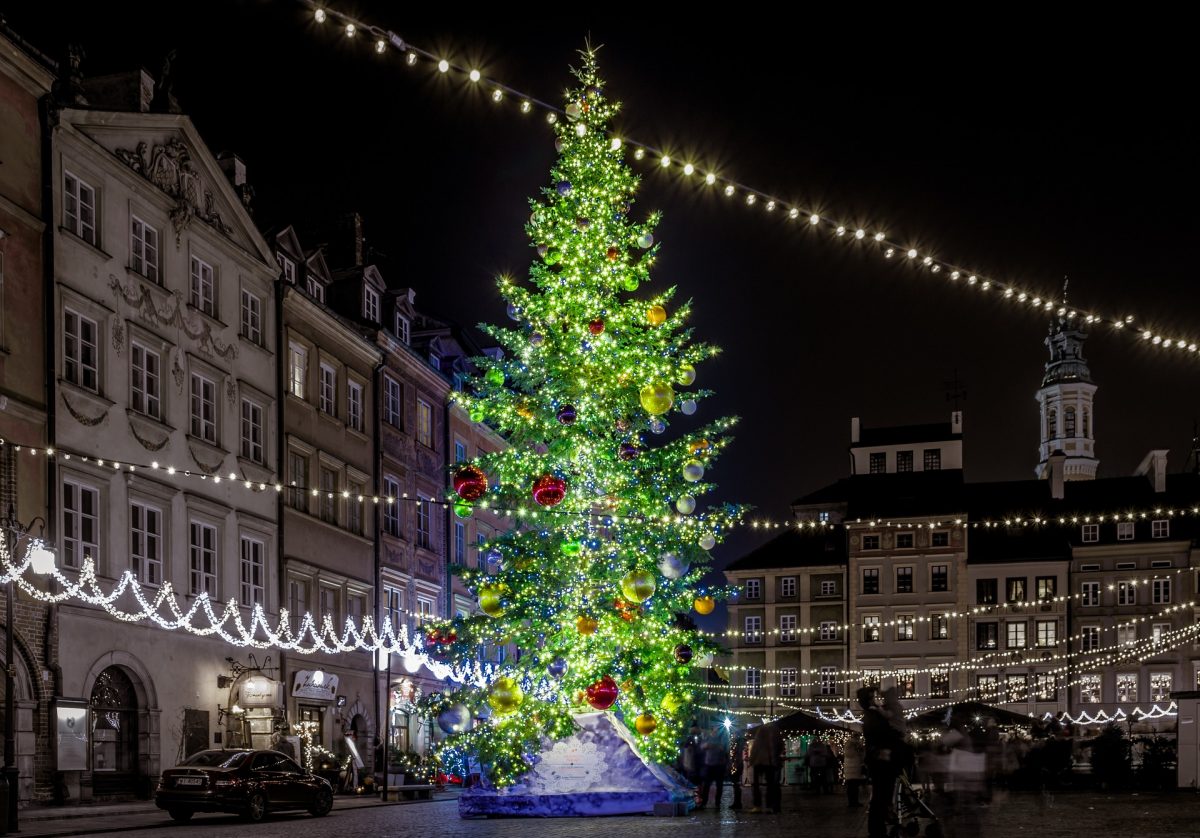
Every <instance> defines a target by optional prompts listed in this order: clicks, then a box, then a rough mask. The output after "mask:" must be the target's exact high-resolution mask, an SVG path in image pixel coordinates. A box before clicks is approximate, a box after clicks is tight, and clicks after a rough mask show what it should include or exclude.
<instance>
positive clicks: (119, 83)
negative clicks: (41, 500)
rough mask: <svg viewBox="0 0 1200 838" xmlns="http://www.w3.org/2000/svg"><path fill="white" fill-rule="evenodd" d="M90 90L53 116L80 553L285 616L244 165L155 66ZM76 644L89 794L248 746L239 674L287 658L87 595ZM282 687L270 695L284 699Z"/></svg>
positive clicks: (62, 381) (69, 653) (64, 631)
mask: <svg viewBox="0 0 1200 838" xmlns="http://www.w3.org/2000/svg"><path fill="white" fill-rule="evenodd" d="M65 89H67V90H72V89H78V85H74V84H69V85H66V86H65ZM83 90H84V93H83V95H80V96H79V97H77V98H76V99H75V100H73V101H70V102H66V103H63V104H62V105H61V107H59V108H57V109H56V110H55V111H54V115H53V118H52V121H51V136H50V139H51V160H50V161H49V164H48V167H47V171H48V182H49V183H50V184H51V186H52V199H53V207H52V220H51V222H50V223H49V224H48V227H47V232H48V233H49V234H51V235H53V237H54V241H53V250H52V258H53V281H54V291H53V297H52V308H51V312H50V316H51V320H52V322H53V323H54V327H55V341H54V347H53V369H52V375H53V377H54V382H55V386H54V392H53V408H52V416H53V425H52V431H53V434H54V440H53V442H54V444H55V447H56V450H57V452H58V454H57V465H58V469H57V475H56V481H55V487H54V497H55V507H56V511H55V514H54V521H53V525H54V526H53V529H54V532H55V535H56V539H55V540H56V546H57V548H58V556H59V564H60V566H61V567H62V568H63V569H64V570H65V572H67V573H68V574H71V575H74V574H77V573H78V572H79V570H80V569H81V568H82V567H83V564H84V562H85V560H91V561H92V562H94V563H95V566H96V570H97V574H98V577H99V580H100V584H101V586H103V587H105V588H109V587H111V586H112V585H113V584H114V583H115V582H116V581H117V580H118V579H119V578H120V577H121V575H122V574H124V573H125V572H126V571H129V572H131V573H132V574H133V575H134V576H135V577H136V579H137V581H138V582H139V583H140V584H141V585H142V587H143V589H144V590H145V591H146V592H147V595H148V596H151V597H152V596H154V594H155V593H156V592H157V591H158V590H159V589H160V588H161V587H162V586H163V585H165V584H166V583H170V585H171V586H172V588H173V590H174V592H175V594H176V597H177V598H178V600H179V604H180V606H181V607H182V608H184V609H187V608H189V607H190V606H191V605H192V604H193V603H195V602H196V600H197V597H200V596H206V597H207V598H208V599H209V600H210V601H211V602H212V603H213V608H214V609H215V610H216V611H217V613H220V612H221V610H223V609H224V608H226V606H227V605H228V604H230V603H232V604H233V606H234V607H235V608H236V609H237V611H238V613H239V614H240V615H241V616H242V618H243V619H247V618H248V617H249V616H250V614H251V610H252V609H253V608H254V607H256V606H258V607H262V608H263V609H265V610H266V611H267V612H268V614H275V613H276V612H277V611H278V608H279V606H280V604H281V603H280V599H279V591H278V585H277V580H278V578H279V574H278V562H277V555H278V549H279V542H278V533H277V493H276V491H275V482H276V479H277V475H278V474H279V464H278V462H277V457H276V452H277V450H278V447H277V440H276V434H277V431H276V428H277V411H278V410H279V404H278V393H277V386H276V382H277V358H276V354H275V347H276V345H277V344H276V330H277V328H278V312H277V310H276V307H275V294H276V290H275V283H276V278H277V276H278V273H279V269H278V266H277V264H276V262H275V258H274V256H273V254H272V252H271V249H270V247H269V246H268V244H267V242H266V241H265V240H264V239H263V237H262V236H261V235H260V233H259V232H258V231H257V229H256V228H255V225H254V222H253V221H252V219H251V217H250V215H249V212H248V210H247V207H246V205H245V204H244V203H243V200H242V199H243V197H244V196H245V195H246V194H247V192H246V190H245V189H239V188H235V187H242V186H244V176H245V172H244V169H243V168H241V166H240V165H239V164H238V161H237V160H236V159H235V158H229V159H226V160H218V159H217V158H216V157H215V156H214V155H213V154H212V153H211V152H210V151H209V150H208V148H207V147H206V146H205V144H204V141H203V139H202V138H201V137H200V135H199V134H198V133H197V132H196V128H195V126H194V125H193V124H192V122H191V120H190V119H188V117H186V116H184V115H182V114H179V113H152V112H150V103H151V101H158V100H156V99H155V96H154V94H155V84H154V80H153V79H152V78H150V77H149V76H148V75H147V74H146V73H145V72H140V73H135V74H132V75H128V76H120V77H108V78H104V79H100V80H97V82H96V83H94V84H92V85H91V86H88V87H85V88H83ZM163 98H166V99H168V100H169V97H159V99H163ZM110 101H111V102H128V103H131V104H130V105H129V106H128V107H127V109H123V110H121V109H108V107H107V103H108V102H110ZM226 170H227V171H228V177H227V172H226ZM230 178H233V181H235V182H231V180H230ZM116 605H117V607H120V608H133V609H135V610H136V608H137V606H136V604H135V603H134V602H133V601H132V599H131V598H130V597H124V598H122V599H121V600H119V601H118V603H116ZM196 622H198V623H199V624H200V625H201V626H204V627H206V626H207V619H206V618H204V617H203V616H199V617H197V619H196ZM57 642H58V650H59V660H60V665H61V672H62V674H61V679H60V684H59V690H60V692H59V694H58V697H57V700H58V704H59V705H60V706H61V707H63V708H71V707H78V708H80V711H81V713H82V710H83V709H84V708H90V712H89V713H86V714H82V715H80V716H79V719H80V720H83V719H86V720H87V721H86V729H85V730H84V731H83V732H82V734H81V735H80V737H79V738H78V739H77V740H75V741H76V748H75V749H74V750H72V751H70V752H69V753H66V754H65V756H66V757H68V758H69V759H68V760H64V761H60V763H59V764H58V766H57V767H58V769H59V770H60V771H62V772H64V774H63V776H64V779H65V783H66V785H67V788H68V792H69V793H70V795H71V796H72V797H74V798H76V799H79V798H83V799H88V798H91V797H107V796H113V795H124V794H143V795H144V794H147V793H149V792H150V791H151V790H152V788H153V786H152V783H153V782H154V780H155V779H156V778H157V776H158V773H159V771H160V769H161V768H162V767H164V766H169V765H172V764H174V762H175V761H176V760H177V759H179V758H180V757H182V756H184V755H186V754H187V753H190V752H191V751H194V750H197V749H199V748H203V747H209V746H211V745H212V744H220V743H223V742H228V741H231V740H233V741H241V737H242V736H243V735H244V734H245V733H246V731H245V730H244V726H243V719H242V718H238V717H237V716H236V714H235V715H234V716H232V717H231V715H230V710H231V708H232V705H233V704H234V703H235V702H237V701H238V699H239V695H238V694H236V692H235V690H236V686H235V685H234V683H233V682H234V680H235V679H236V677H237V676H239V675H240V674H242V673H243V672H244V670H245V668H247V667H250V668H256V669H261V673H260V674H261V675H262V677H263V678H264V679H269V677H270V676H271V674H272V673H271V671H270V669H269V667H268V666H266V662H265V661H264V660H263V657H264V656H262V655H259V656H258V658H250V657H247V656H246V655H245V654H244V653H243V652H240V651H238V650H237V649H236V648H233V647H231V646H230V645H229V644H228V643H227V642H226V641H225V640H222V639H220V638H219V637H201V636H197V635H195V634H191V633H188V632H187V631H183V630H176V631H171V632H167V631H165V630H163V629H162V628H159V627H158V626H156V625H153V624H150V623H148V622H146V621H142V622H137V623H131V622H124V621H121V620H117V619H114V618H113V617H112V616H110V615H109V614H107V613H105V611H104V610H103V609H101V608H99V607H90V606H86V605H81V604H78V603H66V604H63V605H61V606H60V607H59V621H58V638H57ZM227 659H232V661H233V663H236V664H237V666H236V667H231V662H230V660H227ZM278 694H279V693H278V691H277V690H275V691H273V690H264V691H261V703H262V705H263V706H261V707H256V708H255V709H256V711H258V712H261V713H263V714H264V717H266V718H274V717H275V716H276V715H277V714H281V713H282V709H283V708H282V707H281V706H279V701H278ZM266 724H268V725H270V724H273V722H267V723H266ZM259 735H262V734H259ZM58 756H59V758H60V760H62V759H63V758H64V752H63V751H62V750H61V749H60V751H59V753H58Z"/></svg>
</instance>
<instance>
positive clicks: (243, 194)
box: [217, 151, 254, 210]
mask: <svg viewBox="0 0 1200 838" xmlns="http://www.w3.org/2000/svg"><path fill="white" fill-rule="evenodd" d="M217 165H219V166H220V167H221V171H222V172H224V173H225V177H227V178H228V179H229V182H230V183H231V184H232V185H233V191H234V192H236V193H237V196H238V199H239V200H241V202H242V206H243V207H245V208H246V209H247V210H249V209H250V202H251V200H252V199H253V198H254V187H252V186H251V185H250V184H249V183H247V182H246V164H245V162H243V161H242V158H240V157H238V156H237V155H236V154H234V153H233V152H232V151H222V152H221V153H220V154H218V155H217Z"/></svg>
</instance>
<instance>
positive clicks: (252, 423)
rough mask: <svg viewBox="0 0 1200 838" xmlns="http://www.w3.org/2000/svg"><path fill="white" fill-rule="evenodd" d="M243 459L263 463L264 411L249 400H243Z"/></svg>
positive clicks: (260, 406)
mask: <svg viewBox="0 0 1200 838" xmlns="http://www.w3.org/2000/svg"><path fill="white" fill-rule="evenodd" d="M242 457H244V458H245V459H247V460H250V461H251V462H255V463H261V462H262V461H263V409H262V405H259V404H256V403H255V402H252V401H250V400H249V399H242Z"/></svg>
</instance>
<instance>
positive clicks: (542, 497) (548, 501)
mask: <svg viewBox="0 0 1200 838" xmlns="http://www.w3.org/2000/svg"><path fill="white" fill-rule="evenodd" d="M566 496H567V481H565V480H563V479H562V478H561V477H556V476H555V475H553V474H543V475H542V476H541V477H539V478H538V479H537V480H535V481H533V499H534V500H535V501H537V503H538V505H539V506H558V505H559V504H560V503H562V501H563V498H565V497H566Z"/></svg>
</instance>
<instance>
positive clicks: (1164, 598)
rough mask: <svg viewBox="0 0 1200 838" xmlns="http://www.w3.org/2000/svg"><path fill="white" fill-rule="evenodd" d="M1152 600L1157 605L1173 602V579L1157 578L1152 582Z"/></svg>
mask: <svg viewBox="0 0 1200 838" xmlns="http://www.w3.org/2000/svg"><path fill="white" fill-rule="evenodd" d="M1150 601H1151V602H1152V603H1154V604H1155V605H1167V604H1168V603H1170V602H1171V580H1170V579H1155V580H1153V581H1152V582H1151V583H1150Z"/></svg>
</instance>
